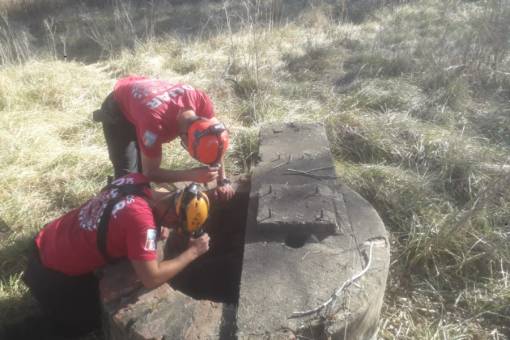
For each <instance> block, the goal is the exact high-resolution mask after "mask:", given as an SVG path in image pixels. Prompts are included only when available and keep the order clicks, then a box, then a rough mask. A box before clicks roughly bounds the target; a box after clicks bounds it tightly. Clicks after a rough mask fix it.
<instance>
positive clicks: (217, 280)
mask: <svg viewBox="0 0 510 340" xmlns="http://www.w3.org/2000/svg"><path fill="white" fill-rule="evenodd" d="M248 201H249V189H248V190H246V191H245V190H242V191H238V192H237V193H236V194H235V196H234V197H233V198H232V199H231V200H230V201H228V202H226V203H224V204H223V203H221V202H216V203H215V204H214V205H213V206H214V209H213V210H212V211H211V214H210V216H209V219H208V221H207V224H206V227H205V228H206V231H207V232H208V233H209V236H210V237H211V241H210V249H209V251H208V252H207V253H205V254H204V255H202V256H201V257H199V258H198V259H197V260H195V261H194V262H193V263H191V264H190V265H189V266H188V267H186V268H185V269H184V270H183V271H182V272H181V273H179V274H178V275H177V276H176V277H175V278H174V279H173V280H171V281H170V282H169V283H170V285H171V286H172V287H173V288H174V289H176V290H179V291H181V292H182V293H184V294H186V295H188V296H190V297H192V298H194V299H199V300H211V301H215V302H221V303H229V304H237V302H238V300H239V283H240V280H241V270H242V261H243V249H244V234H245V229H246V218H247V211H248ZM186 248H187V237H183V236H181V235H178V234H175V233H174V234H171V235H170V237H169V238H168V241H167V243H166V247H165V258H167V259H169V258H173V257H176V256H178V255H179V254H180V253H181V252H182V251H184V250H185V249H186Z"/></svg>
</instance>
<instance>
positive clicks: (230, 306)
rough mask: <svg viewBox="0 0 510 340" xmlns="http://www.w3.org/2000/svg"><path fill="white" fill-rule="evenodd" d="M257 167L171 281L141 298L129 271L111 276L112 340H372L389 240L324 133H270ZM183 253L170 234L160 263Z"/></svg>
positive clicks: (303, 129) (120, 269)
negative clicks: (198, 253) (207, 245)
mask: <svg viewBox="0 0 510 340" xmlns="http://www.w3.org/2000/svg"><path fill="white" fill-rule="evenodd" d="M259 156H260V162H259V163H258V164H257V166H256V167H255V169H254V170H253V173H252V176H251V180H249V181H243V180H239V181H236V188H237V191H236V192H237V193H236V196H235V198H234V199H233V200H232V201H230V202H228V203H226V204H215V205H214V206H215V209H214V212H213V214H212V215H211V218H210V220H209V222H208V227H207V228H208V232H209V233H210V235H211V250H210V251H209V252H208V254H206V255H204V256H203V257H202V258H200V259H199V260H197V261H196V262H195V263H193V264H192V265H191V266H189V268H187V269H186V270H185V271H183V272H182V273H181V274H180V275H179V276H178V277H177V278H175V279H174V280H172V282H170V283H169V284H165V285H163V286H162V287H160V288H158V289H156V290H153V291H147V290H145V289H143V288H140V286H141V285H140V283H139V282H137V280H136V277H135V275H134V273H133V271H132V269H131V267H130V265H129V264H128V263H124V264H120V265H117V266H115V267H110V268H108V269H107V270H106V274H105V276H104V278H103V280H102V282H101V286H102V287H101V292H102V299H103V306H104V310H105V326H106V327H105V332H106V333H107V336H108V338H110V339H298V338H308V339H370V338H375V335H376V333H377V324H378V320H379V313H380V309H381V306H382V302H383V296H384V290H385V284H386V278H387V275H388V268H389V243H388V239H387V234H386V231H385V228H384V225H383V224H382V222H381V219H380V218H379V216H378V215H377V213H376V212H375V210H374V209H373V208H372V207H371V206H370V204H368V203H367V202H366V201H365V200H364V199H363V198H362V197H361V196H359V195H358V194H357V193H355V192H354V191H352V190H351V189H349V188H348V187H347V186H345V185H342V184H341V183H340V182H341V179H340V180H338V179H337V178H336V174H335V171H334V166H333V160H332V156H331V153H330V150H329V147H328V141H327V138H326V135H325V132H324V128H323V127H322V126H321V125H319V124H297V123H296V124H274V125H268V126H265V127H264V128H263V129H262V130H261V133H260V153H259ZM185 246H186V241H185V240H183V239H182V238H180V237H178V236H177V235H173V237H171V238H170V239H169V241H168V242H167V244H166V246H165V245H161V246H160V249H161V250H162V251H161V254H160V255H161V257H165V258H172V257H173V256H175V255H176V254H178V253H179V252H180V251H182V249H184V247H185ZM335 292H336V293H337V294H336V297H335V298H333V299H332V301H331V303H326V302H327V301H328V299H330V298H331V297H332V296H333V295H334V293H335ZM321 306H322V308H321Z"/></svg>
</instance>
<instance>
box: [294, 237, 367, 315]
mask: <svg viewBox="0 0 510 340" xmlns="http://www.w3.org/2000/svg"><path fill="white" fill-rule="evenodd" d="M374 243H375V242H373V241H372V242H370V251H369V255H368V262H367V265H366V266H365V268H363V270H362V271H361V272H359V273H358V274H356V275H354V276H353V277H351V278H350V279H349V280H347V281H345V282H344V283H343V284H342V285H341V286H340V287H338V289H337V290H336V291H335V292H334V293H333V295H331V297H330V298H329V299H328V300H327V301H326V302H324V303H323V304H321V305H320V306H318V307H316V308H314V309H310V310H306V311H298V312H293V313H292V316H291V318H295V317H301V316H306V315H310V314H313V313H317V312H319V311H320V310H321V309H323V308H324V307H327V306H328V305H330V304H331V303H332V302H333V301H335V300H336V298H337V297H338V295H339V294H340V293H341V292H342V291H343V290H344V289H345V288H347V287H349V286H350V285H351V284H353V283H354V281H356V280H358V279H359V278H360V277H362V276H363V275H364V274H365V273H366V272H367V271H368V268H369V267H370V264H371V263H372V249H373V247H374Z"/></svg>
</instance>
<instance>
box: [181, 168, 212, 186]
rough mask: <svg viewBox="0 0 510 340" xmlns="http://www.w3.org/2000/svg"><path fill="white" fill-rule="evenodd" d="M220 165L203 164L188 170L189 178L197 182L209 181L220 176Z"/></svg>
mask: <svg viewBox="0 0 510 340" xmlns="http://www.w3.org/2000/svg"><path fill="white" fill-rule="evenodd" d="M218 170H219V168H218V167H210V166H202V167H199V168H193V169H190V170H188V171H187V172H188V180H189V181H191V182H197V183H208V182H210V181H213V180H215V179H216V178H218Z"/></svg>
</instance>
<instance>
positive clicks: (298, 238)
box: [285, 232, 310, 248]
mask: <svg viewBox="0 0 510 340" xmlns="http://www.w3.org/2000/svg"><path fill="white" fill-rule="evenodd" d="M309 238H310V233H307V232H292V233H288V234H287V237H286V238H285V244H286V245H287V246H289V247H291V248H301V247H302V246H304V245H305V243H307V241H308V239H309Z"/></svg>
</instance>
